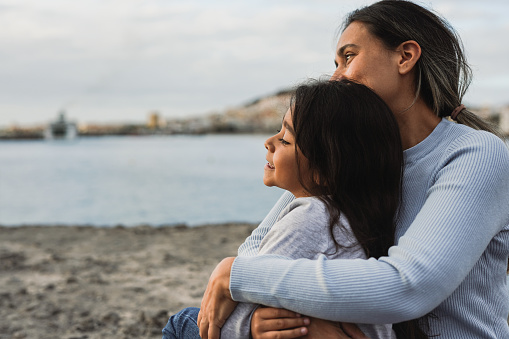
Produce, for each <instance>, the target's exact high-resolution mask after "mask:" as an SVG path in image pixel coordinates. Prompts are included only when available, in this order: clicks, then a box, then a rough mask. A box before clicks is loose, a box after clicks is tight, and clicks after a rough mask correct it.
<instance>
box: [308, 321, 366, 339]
mask: <svg viewBox="0 0 509 339" xmlns="http://www.w3.org/2000/svg"><path fill="white" fill-rule="evenodd" d="M308 331H309V333H308V334H307V335H305V336H303V337H302V338H303V339H321V338H323V339H346V338H353V339H369V338H368V337H366V335H365V334H364V333H362V331H361V330H360V329H359V327H357V325H355V324H351V323H337V322H332V321H329V320H323V319H317V318H311V324H310V325H309V326H308Z"/></svg>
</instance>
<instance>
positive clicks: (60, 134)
mask: <svg viewBox="0 0 509 339" xmlns="http://www.w3.org/2000/svg"><path fill="white" fill-rule="evenodd" d="M77 135H78V130H77V128H76V124H75V123H73V122H69V121H67V120H66V119H65V111H61V112H60V113H59V115H58V119H57V120H56V121H54V122H52V123H49V124H48V126H47V127H46V129H45V130H44V138H45V139H74V138H76V136H77Z"/></svg>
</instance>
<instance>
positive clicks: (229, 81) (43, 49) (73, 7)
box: [0, 0, 509, 126]
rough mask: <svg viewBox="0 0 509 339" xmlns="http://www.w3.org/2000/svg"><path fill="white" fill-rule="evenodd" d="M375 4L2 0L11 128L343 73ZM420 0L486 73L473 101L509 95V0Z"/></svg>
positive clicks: (4, 86)
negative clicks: (339, 48)
mask: <svg viewBox="0 0 509 339" xmlns="http://www.w3.org/2000/svg"><path fill="white" fill-rule="evenodd" d="M373 2H374V1H367V0H342V1H338V0H334V1H332V0H315V1H310V0H308V1H304V0H265V1H258V0H251V1H234V0H228V1H226V0H224V1H222V0H217V1H216V0H84V1H69V0H45V1H40V0H0V23H1V24H2V29H1V30H0V126H11V125H35V124H41V123H47V122H49V121H51V120H53V119H55V118H56V117H57V114H58V112H60V111H61V110H65V112H66V115H67V117H68V118H69V119H70V120H73V121H76V122H78V123H117V122H144V121H146V119H147V117H148V115H149V113H150V112H152V111H157V112H159V114H160V115H161V116H162V117H167V118H171V117H185V116H199V115H204V114H209V113H212V112H220V111H223V110H225V109H227V108H229V107H235V106H239V105H241V104H244V103H247V102H250V101H252V100H253V99H256V98H259V97H261V96H264V95H268V94H273V93H275V92H277V91H279V90H282V89H286V88H289V87H291V86H294V85H296V84H297V83H299V82H301V81H303V80H305V79H307V78H308V77H314V78H317V77H320V76H322V75H326V74H332V72H333V70H334V63H333V59H334V49H335V45H336V39H337V30H338V27H339V26H340V24H341V21H342V19H343V17H344V16H345V15H346V14H347V13H348V12H350V11H351V10H353V9H355V8H357V7H360V6H363V5H369V4H371V3H373ZM419 3H420V4H422V5H424V6H425V7H428V8H432V9H433V10H435V11H436V12H438V13H440V14H441V15H442V16H444V17H445V18H446V19H447V20H448V21H449V22H450V23H451V24H452V26H453V27H454V28H455V29H456V30H457V31H458V33H459V34H460V36H461V37H462V40H463V43H464V45H465V49H466V51H467V57H468V60H469V62H470V64H471V65H472V67H473V71H474V81H473V83H472V85H471V87H470V90H469V92H468V93H467V95H466V97H465V100H464V102H465V103H466V104H467V105H475V106H483V105H492V106H502V105H505V104H509V94H508V93H509V64H508V61H509V57H508V55H509V43H508V42H509V20H508V19H507V13H509V1H507V0H487V1H482V2H481V1H478V0H431V1H422V2H419ZM437 57H438V58H439V57H440V56H437Z"/></svg>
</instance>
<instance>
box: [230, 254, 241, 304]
mask: <svg viewBox="0 0 509 339" xmlns="http://www.w3.org/2000/svg"><path fill="white" fill-rule="evenodd" d="M243 259H245V257H244V258H243V257H236V258H235V260H234V261H233V264H232V268H231V271H230V294H231V296H232V299H233V300H234V301H238V302H241V301H243V300H241V299H240V298H241V293H240V287H241V285H242V268H243V265H244V262H245V260H243Z"/></svg>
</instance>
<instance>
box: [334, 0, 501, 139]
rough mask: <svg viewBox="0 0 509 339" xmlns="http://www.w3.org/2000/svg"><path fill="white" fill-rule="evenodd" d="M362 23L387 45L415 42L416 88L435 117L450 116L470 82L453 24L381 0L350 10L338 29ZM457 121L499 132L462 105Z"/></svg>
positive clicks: (406, 4) (398, 0)
mask: <svg viewBox="0 0 509 339" xmlns="http://www.w3.org/2000/svg"><path fill="white" fill-rule="evenodd" d="M354 21H358V22H362V23H363V24H365V25H366V27H367V29H368V30H369V32H370V33H371V34H373V35H374V36H376V37H378V38H379V39H380V40H381V41H382V42H383V43H384V44H385V46H386V47H387V48H388V49H391V50H394V49H396V47H398V46H399V45H400V44H401V43H403V42H405V41H409V40H414V41H416V42H417V43H418V44H419V45H420V46H421V56H420V58H419V60H418V61H417V64H416V73H415V74H416V76H415V89H416V98H417V96H418V95H420V96H421V97H422V99H423V100H424V101H425V102H426V104H427V105H428V106H429V107H430V108H431V109H432V110H433V111H434V112H435V114H436V115H437V116H439V117H448V116H450V115H451V113H452V112H453V111H454V109H455V108H456V107H458V106H459V105H460V104H461V102H462V100H463V96H464V94H465V92H466V91H467V89H468V86H469V85H470V82H471V81H472V71H471V68H470V66H469V65H468V63H467V61H466V57H465V53H464V51H463V44H462V42H461V39H460V37H459V36H458V34H457V33H456V31H455V30H454V29H453V28H452V26H451V25H450V24H449V23H448V22H447V21H446V20H445V19H443V18H441V17H440V16H438V15H437V14H435V13H433V12H431V11H430V10H428V9H426V8H423V7H421V6H419V5H417V4H415V3H412V2H410V1H405V0H382V1H379V2H376V3H374V4H372V5H370V6H367V7H363V8H360V9H357V10H355V11H353V12H351V13H350V14H349V15H348V16H347V17H346V19H345V20H344V22H343V26H342V30H344V29H346V27H348V25H350V24H351V23H352V22H354ZM455 120H456V121H457V122H458V123H460V124H464V125H467V126H470V127H473V128H475V129H481V130H486V131H489V132H492V133H494V134H496V135H498V136H499V137H500V136H501V134H500V132H499V131H498V129H497V128H496V127H495V126H493V125H492V124H490V123H488V122H486V121H484V120H483V119H481V118H480V117H478V116H477V115H475V114H474V113H472V112H470V111H468V110H467V109H463V110H462V111H461V113H460V114H459V115H458V116H457V118H456V119H455Z"/></svg>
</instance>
